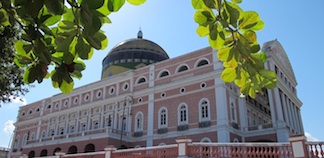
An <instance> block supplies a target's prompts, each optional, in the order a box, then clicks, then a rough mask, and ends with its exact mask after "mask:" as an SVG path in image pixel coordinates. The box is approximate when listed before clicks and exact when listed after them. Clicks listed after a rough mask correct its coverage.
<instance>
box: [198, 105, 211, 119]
mask: <svg viewBox="0 0 324 158" xmlns="http://www.w3.org/2000/svg"><path fill="white" fill-rule="evenodd" d="M199 121H200V122H204V121H210V110H209V101H208V100H207V99H202V100H201V101H200V102H199Z"/></svg>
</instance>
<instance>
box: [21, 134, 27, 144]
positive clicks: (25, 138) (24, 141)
mask: <svg viewBox="0 0 324 158" xmlns="http://www.w3.org/2000/svg"><path fill="white" fill-rule="evenodd" d="M27 139H28V136H27V134H25V135H24V139H23V142H22V146H25V145H26V144H27Z"/></svg>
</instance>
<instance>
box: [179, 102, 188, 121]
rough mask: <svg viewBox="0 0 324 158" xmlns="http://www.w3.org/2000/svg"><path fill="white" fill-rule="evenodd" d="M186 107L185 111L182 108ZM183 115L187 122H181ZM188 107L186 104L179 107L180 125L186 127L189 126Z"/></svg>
mask: <svg viewBox="0 0 324 158" xmlns="http://www.w3.org/2000/svg"><path fill="white" fill-rule="evenodd" d="M182 107H184V109H183V108H182ZM183 111H184V112H185V113H182V112H183ZM181 115H184V119H185V120H181V118H182V116H181ZM188 118H189V117H188V105H187V104H186V103H181V104H180V105H179V106H178V125H186V124H188Z"/></svg>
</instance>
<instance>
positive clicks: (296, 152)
mask: <svg viewBox="0 0 324 158" xmlns="http://www.w3.org/2000/svg"><path fill="white" fill-rule="evenodd" d="M289 142H290V146H291V148H292V152H293V157H294V158H307V157H308V153H307V149H306V147H307V146H306V145H305V142H306V137H305V136H304V135H293V136H291V137H290V138H289Z"/></svg>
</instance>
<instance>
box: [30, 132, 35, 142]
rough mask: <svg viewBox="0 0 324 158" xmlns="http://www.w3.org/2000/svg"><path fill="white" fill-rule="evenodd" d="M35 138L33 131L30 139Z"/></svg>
mask: <svg viewBox="0 0 324 158" xmlns="http://www.w3.org/2000/svg"><path fill="white" fill-rule="evenodd" d="M34 139H35V133H34V132H33V133H32V134H31V136H30V140H34Z"/></svg>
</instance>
